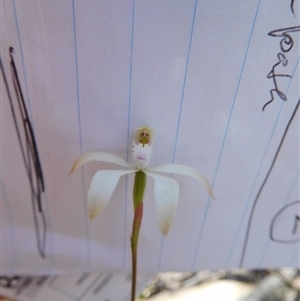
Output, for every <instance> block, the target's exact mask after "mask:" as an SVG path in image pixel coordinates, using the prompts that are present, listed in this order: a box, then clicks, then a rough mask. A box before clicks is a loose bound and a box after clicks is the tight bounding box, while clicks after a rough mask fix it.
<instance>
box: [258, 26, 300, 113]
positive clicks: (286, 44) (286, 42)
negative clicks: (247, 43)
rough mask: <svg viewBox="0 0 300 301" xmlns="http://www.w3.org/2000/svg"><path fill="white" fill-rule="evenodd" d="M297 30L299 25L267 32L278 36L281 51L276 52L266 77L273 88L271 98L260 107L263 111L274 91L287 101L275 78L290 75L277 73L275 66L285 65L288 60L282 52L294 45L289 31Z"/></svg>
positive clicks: (299, 28) (272, 35)
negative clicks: (275, 59)
mask: <svg viewBox="0 0 300 301" xmlns="http://www.w3.org/2000/svg"><path fill="white" fill-rule="evenodd" d="M298 31H300V26H294V27H287V28H279V29H275V30H272V31H270V32H269V33H268V35H269V36H271V37H280V38H282V39H281V40H280V51H281V52H278V54H277V59H278V62H277V63H275V64H274V65H273V67H272V69H271V71H270V72H269V74H268V75H267V78H268V79H271V78H272V80H273V84H274V88H273V89H271V90H270V95H271V99H270V100H269V101H268V102H266V103H265V104H264V106H263V107H262V110H263V111H264V110H265V108H266V106H267V105H269V104H270V103H271V102H273V100H274V93H276V94H277V95H278V97H279V98H280V99H281V100H283V101H287V97H286V95H285V94H284V93H283V92H282V91H280V89H279V87H278V83H277V78H278V77H281V78H282V77H289V78H291V75H288V74H279V73H277V71H276V68H277V67H278V66H279V65H282V66H283V67H286V66H287V65H288V60H287V58H286V56H285V54H284V53H287V52H289V51H290V50H292V48H293V46H294V40H293V38H292V37H291V35H290V33H295V32H298Z"/></svg>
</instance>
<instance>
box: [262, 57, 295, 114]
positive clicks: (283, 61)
mask: <svg viewBox="0 0 300 301" xmlns="http://www.w3.org/2000/svg"><path fill="white" fill-rule="evenodd" d="M277 58H278V62H277V63H276V64H275V65H274V66H273V67H272V70H271V71H270V72H269V74H268V76H267V78H272V79H273V83H274V89H271V90H270V94H271V97H272V98H271V100H269V101H268V102H266V103H265V105H264V106H263V108H262V110H263V111H264V109H265V107H266V106H267V105H268V104H270V103H271V102H272V101H273V100H274V95H273V93H277V95H278V96H279V97H280V98H281V99H282V100H284V101H287V97H286V96H285V94H284V93H283V92H282V91H280V90H279V88H278V83H277V77H291V76H290V75H288V74H276V72H275V68H276V67H277V66H278V65H280V64H281V65H282V66H284V67H286V66H287V64H288V61H287V59H286V57H285V55H284V54H283V53H281V52H279V53H278V54H277Z"/></svg>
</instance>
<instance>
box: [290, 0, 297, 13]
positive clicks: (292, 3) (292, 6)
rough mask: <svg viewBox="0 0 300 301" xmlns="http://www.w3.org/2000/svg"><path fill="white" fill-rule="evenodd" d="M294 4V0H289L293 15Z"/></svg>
mask: <svg viewBox="0 0 300 301" xmlns="http://www.w3.org/2000/svg"><path fill="white" fill-rule="evenodd" d="M294 4H295V0H291V4H290V8H291V11H292V13H293V15H294V16H296V14H295V11H294Z"/></svg>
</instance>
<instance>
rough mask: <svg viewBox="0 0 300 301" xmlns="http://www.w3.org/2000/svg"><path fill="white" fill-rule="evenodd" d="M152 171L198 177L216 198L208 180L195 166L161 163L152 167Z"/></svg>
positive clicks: (211, 195)
mask: <svg viewBox="0 0 300 301" xmlns="http://www.w3.org/2000/svg"><path fill="white" fill-rule="evenodd" d="M151 171H155V172H167V173H177V174H181V175H185V176H190V177H192V178H194V179H196V180H197V181H198V182H199V183H200V184H201V185H202V186H203V188H204V189H205V191H206V192H207V194H208V195H209V196H210V197H212V198H213V199H214V195H213V192H212V188H211V186H210V183H209V182H208V180H207V179H206V178H205V177H204V176H203V175H202V173H200V172H199V171H197V170H196V169H195V168H193V167H190V166H187V165H179V164H166V165H161V166H158V167H155V168H151Z"/></svg>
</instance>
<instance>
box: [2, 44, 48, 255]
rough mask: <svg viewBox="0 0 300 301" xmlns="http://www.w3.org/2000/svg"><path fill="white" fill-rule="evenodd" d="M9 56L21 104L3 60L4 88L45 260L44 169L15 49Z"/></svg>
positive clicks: (39, 249)
mask: <svg viewBox="0 0 300 301" xmlns="http://www.w3.org/2000/svg"><path fill="white" fill-rule="evenodd" d="M9 54H10V67H11V74H12V81H13V87H14V90H15V94H16V99H17V104H14V101H13V98H12V95H11V93H10V89H9V86H8V81H7V78H6V74H5V71H4V67H3V64H2V60H1V58H0V68H1V73H2V77H3V80H4V86H5V89H6V92H7V96H8V99H9V102H10V109H11V113H12V117H13V121H14V124H15V129H16V133H17V138H18V141H19V145H20V150H21V154H22V158H23V162H24V165H25V169H26V173H27V177H28V180H29V185H30V191H31V203H32V209H33V219H34V226H35V232H36V238H37V248H38V252H39V254H40V256H41V257H42V258H45V247H46V234H47V224H46V218H45V214H44V212H43V210H42V195H43V192H45V184H44V177H43V172H42V165H41V161H40V158H39V153H38V148H37V143H36V139H35V136H34V132H33V128H32V124H31V122H30V118H29V115H28V112H27V108H26V104H25V101H24V96H23V92H22V89H21V85H20V81H19V76H18V72H17V68H16V65H15V62H14V58H13V48H12V47H10V48H9ZM17 108H18V109H19V110H18V112H19V113H17ZM17 114H18V117H17ZM19 116H20V117H19ZM20 119H21V121H20ZM22 129H23V130H22ZM40 226H41V227H40ZM40 228H41V229H40Z"/></svg>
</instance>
